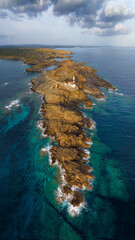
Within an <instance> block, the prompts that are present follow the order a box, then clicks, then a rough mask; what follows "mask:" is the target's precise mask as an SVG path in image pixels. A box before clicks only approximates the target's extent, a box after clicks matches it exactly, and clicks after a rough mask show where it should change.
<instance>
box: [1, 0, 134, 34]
mask: <svg viewBox="0 0 135 240" xmlns="http://www.w3.org/2000/svg"><path fill="white" fill-rule="evenodd" d="M50 6H51V7H52V9H53V14H54V15H55V16H66V19H67V21H68V23H69V24H70V25H71V26H73V25H74V24H78V25H79V26H80V27H81V28H86V29H93V28H97V29H96V30H97V31H96V33H97V34H98V35H100V36H101V35H111V34H112V35H117V34H128V33H129V29H127V28H126V27H123V25H122V23H123V22H125V21H127V20H130V19H133V18H135V10H132V9H130V8H128V7H126V6H125V5H123V4H118V3H117V1H116V0H113V1H107V0H0V9H1V10H0V17H1V18H2V17H3V18H6V17H7V15H8V12H12V13H14V14H16V15H17V16H18V17H20V16H21V17H22V16H23V14H26V15H28V16H29V17H36V16H37V15H38V14H40V13H42V12H43V11H46V10H47V9H48V8H49V7H50Z"/></svg>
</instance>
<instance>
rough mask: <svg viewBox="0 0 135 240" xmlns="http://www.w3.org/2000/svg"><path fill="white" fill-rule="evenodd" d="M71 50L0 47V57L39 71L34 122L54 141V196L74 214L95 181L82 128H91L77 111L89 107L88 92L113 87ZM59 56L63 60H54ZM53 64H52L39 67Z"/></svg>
mask: <svg viewBox="0 0 135 240" xmlns="http://www.w3.org/2000/svg"><path fill="white" fill-rule="evenodd" d="M71 54H72V53H71V52H69V51H64V50H55V49H40V48H25V49H24V48H13V49H12V48H10V49H0V58H5V59H21V60H23V61H24V62H25V63H27V64H30V65H31V66H30V67H29V68H28V69H27V71H34V72H40V75H39V76H38V77H36V78H35V79H33V80H32V83H33V87H32V90H33V91H35V92H37V93H39V94H41V95H42V96H43V97H44V102H43V104H42V106H41V113H42V117H43V120H42V121H39V123H38V125H40V127H41V128H42V129H43V135H44V136H49V137H53V138H54V139H55V142H56V144H55V146H51V147H50V149H49V157H50V160H49V161H50V164H51V165H52V166H55V165H57V166H58V170H59V187H58V189H57V191H56V193H55V194H56V199H57V201H59V202H60V203H61V202H65V201H67V203H68V211H69V213H70V214H71V215H72V216H74V215H76V214H78V213H79V209H80V208H81V207H83V206H84V190H92V185H93V180H94V176H93V174H92V171H93V168H92V167H91V166H90V165H89V148H90V146H91V144H92V141H91V138H90V137H88V136H87V134H86V129H91V128H92V121H91V120H90V119H88V118H87V117H85V116H84V115H83V114H82V112H81V111H80V110H79V109H80V105H83V106H84V107H85V108H89V109H91V108H92V107H93V103H92V101H91V100H90V98H89V96H93V97H95V98H96V99H102V98H105V96H104V94H103V92H102V91H101V89H100V88H101V87H105V88H106V89H112V90H114V87H113V86H112V85H111V84H109V83H107V82H106V81H105V80H103V79H101V78H100V77H99V76H98V75H97V74H96V70H95V69H93V68H91V67H89V66H86V65H85V64H84V63H74V62H73V61H72V60H71V59H70V56H71ZM62 58H64V59H65V58H66V60H63V61H57V59H62ZM53 65H55V66H57V68H56V69H53V70H51V71H45V70H44V68H47V67H50V66H53ZM41 151H42V152H44V151H45V149H42V150H41Z"/></svg>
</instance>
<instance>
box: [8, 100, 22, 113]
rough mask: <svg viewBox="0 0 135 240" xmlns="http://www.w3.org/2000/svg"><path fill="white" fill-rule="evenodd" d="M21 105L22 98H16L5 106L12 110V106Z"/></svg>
mask: <svg viewBox="0 0 135 240" xmlns="http://www.w3.org/2000/svg"><path fill="white" fill-rule="evenodd" d="M19 106H20V100H19V99H16V100H13V101H11V102H10V104H9V105H7V106H5V108H6V109H8V110H11V109H12V107H19Z"/></svg>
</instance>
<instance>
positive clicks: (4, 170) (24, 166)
mask: <svg viewBox="0 0 135 240" xmlns="http://www.w3.org/2000/svg"><path fill="white" fill-rule="evenodd" d="M68 50H70V49H68ZM71 51H73V52H74V54H73V55H72V59H73V60H77V61H79V62H81V61H84V62H87V64H88V65H90V66H92V67H94V68H95V69H98V74H99V75H100V76H101V77H102V78H104V79H106V80H107V81H108V82H110V83H112V84H113V85H114V86H115V87H117V89H118V90H117V92H116V93H108V92H107V91H105V90H104V92H105V94H106V96H107V100H106V101H105V102H97V101H95V100H94V99H93V101H94V102H95V103H96V105H95V106H94V108H93V110H84V113H85V114H86V115H87V116H88V117H90V118H92V119H93V120H94V121H95V122H96V130H93V131H88V132H87V133H88V135H90V136H91V137H92V140H93V145H92V147H91V150H90V151H91V158H90V164H91V165H92V166H93V168H94V175H95V181H94V189H93V192H86V193H85V200H86V207H85V209H84V210H83V211H82V212H81V214H80V216H78V217H76V218H71V217H70V216H69V215H68V213H67V210H66V206H65V207H64V206H61V205H58V203H57V202H56V201H55V196H54V192H55V189H57V186H58V180H57V168H52V167H51V166H49V163H48V156H47V155H45V156H42V155H41V154H40V149H41V148H42V147H44V146H48V145H50V144H51V142H50V140H49V138H43V137H42V135H41V131H40V130H39V129H38V128H37V122H38V120H39V119H40V118H41V116H40V114H39V108H40V104H41V102H42V100H41V96H39V95H37V94H36V93H32V92H31V91H30V85H29V84H30V79H32V78H33V77H35V76H36V75H37V74H33V73H26V72H24V70H25V69H26V68H27V65H25V64H23V62H21V61H12V60H10V61H9V60H0V76H1V77H0V129H1V130H0V148H1V149H0V169H1V174H0V239H1V240H18V239H19V240H20V239H21V240H22V239H24V240H43V239H44V240H50V239H54V240H55V239H58V240H69V239H73V240H74V239H76V240H82V239H86V240H95V239H100V240H101V239H102V240H105V239H106V240H107V239H108V240H111V239H113V240H127V239H128V240H132V239H135V230H134V225H135V218H134V216H135V205H134V201H135V147H134V146H135V106H134V99H135V83H134V81H135V48H109V47H104V48H98V47H95V48H94V47H93V48H72V49H71ZM14 100H18V102H17V103H16V105H12V106H11V107H8V108H10V109H8V108H5V107H6V106H9V104H10V103H11V101H14ZM12 103H14V102H12Z"/></svg>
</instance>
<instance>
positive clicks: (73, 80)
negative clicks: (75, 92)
mask: <svg viewBox="0 0 135 240" xmlns="http://www.w3.org/2000/svg"><path fill="white" fill-rule="evenodd" d="M73 84H75V76H73Z"/></svg>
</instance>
